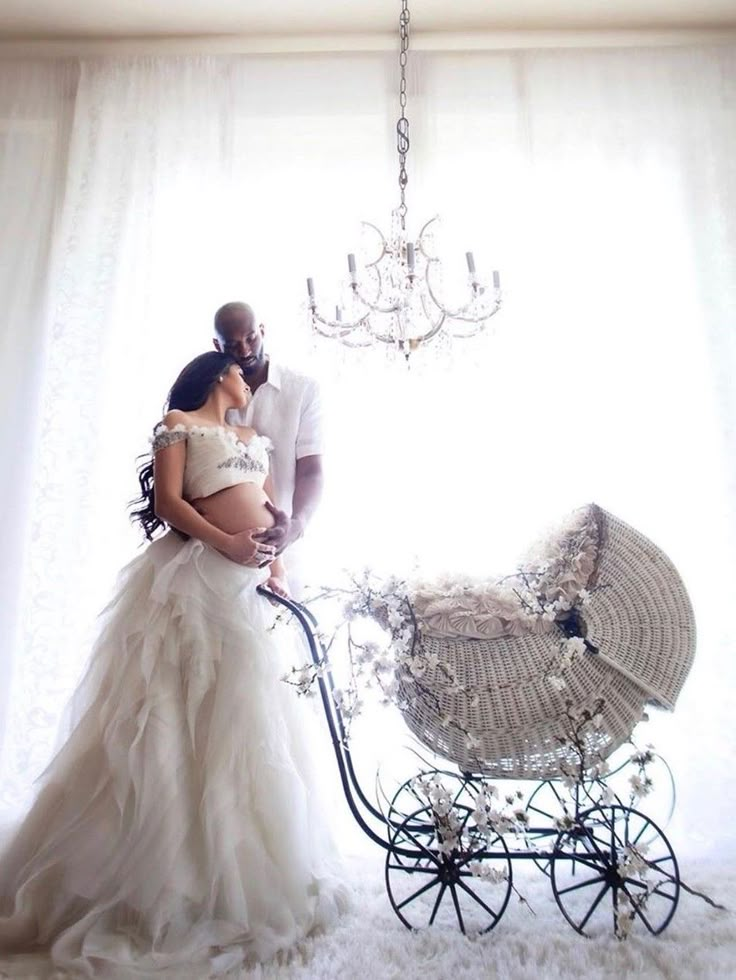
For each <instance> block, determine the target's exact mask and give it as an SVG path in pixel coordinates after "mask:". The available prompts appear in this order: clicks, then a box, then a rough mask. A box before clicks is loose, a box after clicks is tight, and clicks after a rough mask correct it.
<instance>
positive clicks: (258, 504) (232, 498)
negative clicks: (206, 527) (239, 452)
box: [192, 483, 274, 534]
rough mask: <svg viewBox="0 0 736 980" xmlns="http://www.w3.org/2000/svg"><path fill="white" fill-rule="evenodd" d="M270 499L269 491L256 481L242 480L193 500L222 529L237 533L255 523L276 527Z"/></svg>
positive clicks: (260, 525) (212, 522)
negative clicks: (269, 502) (268, 502)
mask: <svg viewBox="0 0 736 980" xmlns="http://www.w3.org/2000/svg"><path fill="white" fill-rule="evenodd" d="M268 499H269V498H268V494H267V493H266V491H265V490H263V489H262V487H259V486H257V485H256V484H255V483H239V484H238V485H237V486H234V487H227V488H226V489H225V490H220V491H218V493H213V494H212V496H210V497H199V498H198V499H197V500H193V501H192V507H194V509H195V510H196V511H197V512H198V513H200V514H201V515H202V516H203V517H204V518H206V520H208V521H209V522H210V524H214V525H215V527H219V528H220V530H221V531H225V532H226V533H227V534H236V533H237V532H238V531H248V530H250V529H251V528H253V527H273V525H274V519H273V515H272V514H271V512H270V511H269V510H268V508H267V507H266V501H267V500H268Z"/></svg>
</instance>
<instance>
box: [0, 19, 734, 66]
mask: <svg viewBox="0 0 736 980" xmlns="http://www.w3.org/2000/svg"><path fill="white" fill-rule="evenodd" d="M734 41H736V25H734V27H732V28H702V29H689V28H688V29H685V28H649V29H631V30H602V31H594V30H562V31H561V30H557V31H550V30H526V31H472V32H462V33H458V32H444V31H443V32H434V33H433V32H424V33H422V32H417V33H415V34H413V35H412V48H413V49H414V50H417V51H502V50H506V51H507V50H524V49H530V50H531V49H535V48H620V47H624V48H625V47H673V46H691V45H701V44H727V43H733V42H734ZM395 47H396V38H395V36H394V35H393V34H320V35H317V34H314V35H310V34H299V35H297V34H294V35H275V34H274V35H251V36H241V35H234V34H233V35H216V36H213V35H206V36H205V35H192V36H187V37H119V38H118V37H115V38H111V37H108V38H104V37H100V38H97V37H77V38H67V37H59V38H35V39H34V38H18V39H12V40H11V39H8V38H5V39H0V58H2V59H11V58H27V57H35V58H38V57H42V58H43V57H47V58H60V57H85V56H99V55H109V56H115V55H120V56H122V55H126V56H127V55H136V54H162V55H165V54H309V53H338V52H345V53H351V52H354V53H361V52H371V51H394V49H395Z"/></svg>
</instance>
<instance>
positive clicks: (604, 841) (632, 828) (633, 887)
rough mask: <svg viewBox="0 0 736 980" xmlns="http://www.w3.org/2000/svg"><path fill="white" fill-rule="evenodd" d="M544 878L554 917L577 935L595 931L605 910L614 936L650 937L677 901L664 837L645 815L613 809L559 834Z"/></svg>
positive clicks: (594, 811)
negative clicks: (641, 933)
mask: <svg viewBox="0 0 736 980" xmlns="http://www.w3.org/2000/svg"><path fill="white" fill-rule="evenodd" d="M645 841H646V842H647V843H644V842H645ZM550 878H551V881H552V891H553V893H554V896H555V901H556V902H557V905H558V906H559V908H560V911H561V912H562V914H563V915H564V916H565V918H566V919H567V921H568V922H569V923H570V925H571V926H572V927H573V929H575V930H576V932H579V933H581V934H582V935H587V934H588V933H587V932H586V930H587V929H588V927H589V926H590V927H591V928H592V929H593V930H595V929H596V927H597V928H598V931H600V929H601V927H602V926H603V925H604V924H605V922H606V920H607V916H608V914H610V913H609V912H608V911H607V910H609V909H610V910H611V913H612V916H613V919H612V922H613V932H614V934H615V935H616V936H618V937H620V938H623V937H625V936H626V935H627V934H628V933H629V932H630V931H631V930H632V929H633V928H635V927H639V928H643V929H645V930H646V931H647V932H649V933H651V934H652V935H655V936H656V935H658V934H659V933H660V932H663V931H664V929H666V928H667V926H668V925H669V923H670V921H671V919H672V916H673V915H674V914H675V909H676V908H677V903H678V900H679V896H680V873H679V868H678V865H677V859H676V858H675V854H674V851H673V850H672V847H671V846H670V843H669V841H668V840H667V838H666V837H665V835H664V833H663V832H662V831H661V830H660V829H659V827H657V826H656V824H654V822H653V821H652V820H650V819H649V817H647V816H646V815H645V814H643V813H640V812H639V811H638V810H632V809H630V808H629V807H625V806H619V805H612V806H596V807H592V808H591V809H590V810H587V811H585V812H584V813H581V814H580V816H579V817H578V818H577V821H576V823H575V826H574V827H572V828H571V829H569V830H565V831H562V833H560V834H559V836H558V838H557V840H556V841H555V847H554V851H553V853H552V857H551V862H550ZM608 921H609V922H610V921H611V920H608Z"/></svg>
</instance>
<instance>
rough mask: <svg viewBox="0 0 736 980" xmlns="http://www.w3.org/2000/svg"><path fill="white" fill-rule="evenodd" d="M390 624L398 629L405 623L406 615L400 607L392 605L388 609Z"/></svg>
mask: <svg viewBox="0 0 736 980" xmlns="http://www.w3.org/2000/svg"><path fill="white" fill-rule="evenodd" d="M388 624H389V626H391V627H392V628H393V629H395V630H398V629H401V627H402V626H403V625H404V617H403V616H402V614H401V611H400V610H399V608H398V607H391V608H389V611H388Z"/></svg>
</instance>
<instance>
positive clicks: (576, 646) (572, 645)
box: [562, 636, 586, 658]
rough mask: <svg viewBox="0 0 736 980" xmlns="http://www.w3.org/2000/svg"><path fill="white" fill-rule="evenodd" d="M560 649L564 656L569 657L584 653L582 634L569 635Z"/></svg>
mask: <svg viewBox="0 0 736 980" xmlns="http://www.w3.org/2000/svg"><path fill="white" fill-rule="evenodd" d="M562 649H563V651H564V653H565V655H566V656H569V657H571V658H572V657H576V656H578V654H583V653H585V650H586V646H585V640H584V639H583V638H582V636H571V637H570V639H569V640H565V642H564V643H563V644H562Z"/></svg>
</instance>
